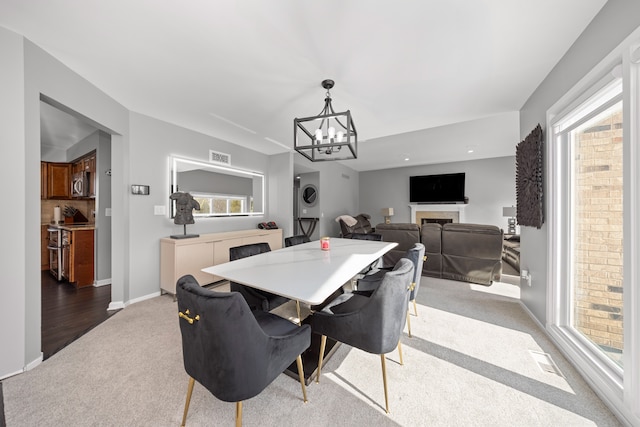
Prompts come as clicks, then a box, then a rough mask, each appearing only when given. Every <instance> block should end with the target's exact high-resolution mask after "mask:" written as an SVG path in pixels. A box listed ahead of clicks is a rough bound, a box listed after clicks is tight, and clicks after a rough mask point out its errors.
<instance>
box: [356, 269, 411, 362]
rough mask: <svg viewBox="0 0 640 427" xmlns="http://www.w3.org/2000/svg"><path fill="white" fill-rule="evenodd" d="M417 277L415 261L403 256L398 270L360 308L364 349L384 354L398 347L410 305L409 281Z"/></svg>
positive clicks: (360, 327) (358, 343) (389, 274)
mask: <svg viewBox="0 0 640 427" xmlns="http://www.w3.org/2000/svg"><path fill="white" fill-rule="evenodd" d="M412 277H413V263H412V262H411V261H409V260H408V259H406V258H401V259H400V261H398V263H397V264H396V265H395V267H394V269H393V270H391V271H389V272H387V273H385V275H384V277H383V279H382V282H381V283H380V286H378V287H377V288H376V289H375V290H374V291H373V293H372V294H371V296H370V297H369V299H368V302H367V303H366V304H365V305H364V306H363V307H362V308H361V309H360V314H359V316H358V317H359V318H360V321H361V323H362V324H361V325H359V326H358V327H356V328H354V329H358V330H361V336H360V337H357V338H356V340H357V341H359V342H357V343H353V344H351V345H354V346H355V347H358V348H360V349H362V350H364V351H368V352H369V353H375V354H384V353H389V352H390V351H393V350H394V349H395V348H396V347H397V346H398V341H399V340H400V334H402V330H403V328H404V325H405V322H406V320H407V305H408V304H409V289H408V288H409V283H410V281H411V278H412Z"/></svg>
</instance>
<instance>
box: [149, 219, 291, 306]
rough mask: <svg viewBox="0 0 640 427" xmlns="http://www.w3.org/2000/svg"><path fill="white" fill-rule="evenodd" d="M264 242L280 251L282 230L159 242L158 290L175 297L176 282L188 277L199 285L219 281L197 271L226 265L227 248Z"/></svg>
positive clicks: (243, 231) (227, 260)
mask: <svg viewBox="0 0 640 427" xmlns="http://www.w3.org/2000/svg"><path fill="white" fill-rule="evenodd" d="M259 242H267V243H269V246H270V247H271V250H276V249H280V248H282V229H277V230H260V229H256V230H241V231H230V232H224V233H212V234H201V235H200V236H199V237H194V238H190V239H172V238H170V237H166V238H163V239H160V289H161V291H165V292H168V293H170V294H173V295H175V294H176V282H177V281H178V279H179V278H180V277H182V276H184V275H185V274H191V275H192V276H193V277H195V278H196V280H197V281H198V283H200V284H201V285H207V284H209V283H213V282H217V281H218V280H220V279H222V278H221V277H218V276H213V275H211V274H208V273H204V272H202V271H201V270H202V269H203V268H206V267H211V266H212V265H217V264H222V263H224V262H229V248H231V247H234V246H241V245H248V244H250V243H259Z"/></svg>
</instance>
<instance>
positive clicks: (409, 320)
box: [407, 307, 411, 338]
mask: <svg viewBox="0 0 640 427" xmlns="http://www.w3.org/2000/svg"><path fill="white" fill-rule="evenodd" d="M407 329H408V330H409V338H411V315H410V314H409V308H408V307H407Z"/></svg>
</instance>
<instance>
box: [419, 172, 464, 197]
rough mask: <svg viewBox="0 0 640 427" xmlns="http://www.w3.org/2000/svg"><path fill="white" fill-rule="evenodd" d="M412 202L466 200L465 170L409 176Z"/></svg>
mask: <svg viewBox="0 0 640 427" xmlns="http://www.w3.org/2000/svg"><path fill="white" fill-rule="evenodd" d="M409 201H410V202H411V203H458V202H464V201H465V198H464V172H462V173H449V174H442V175H421V176H411V177H409Z"/></svg>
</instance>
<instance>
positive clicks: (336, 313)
mask: <svg viewBox="0 0 640 427" xmlns="http://www.w3.org/2000/svg"><path fill="white" fill-rule="evenodd" d="M412 276H413V263H412V262H411V261H409V260H408V259H406V258H401V259H400V261H398V263H397V264H396V265H395V267H394V269H393V270H392V271H389V272H387V273H386V274H385V275H384V277H383V279H382V282H381V284H380V286H378V287H377V288H376V289H375V290H374V291H373V293H372V294H371V296H364V295H359V294H357V293H346V294H343V295H340V296H339V297H338V298H336V299H335V300H334V301H333V302H331V303H330V304H328V305H327V306H326V307H325V308H323V309H322V310H321V311H318V312H315V313H314V314H313V315H312V316H311V330H312V331H313V332H314V333H317V334H319V335H321V336H322V337H321V340H320V357H319V360H318V374H317V377H316V381H317V382H320V373H321V370H322V361H323V355H324V349H325V345H326V341H327V337H329V338H332V339H334V340H336V341H340V342H342V343H344V344H348V345H350V346H352V347H356V348H359V349H361V350H364V351H366V352H368V353H373V354H379V355H380V360H381V363H382V381H383V384H384V401H385V410H386V412H387V413H389V397H388V393H387V368H386V362H385V354H386V353H389V352H390V351H392V350H393V349H395V348H398V351H399V352H400V363H401V364H402V346H401V344H400V337H401V335H402V329H403V328H404V322H405V320H406V316H407V305H408V303H409V291H410V289H409V283H410V280H411V277H412Z"/></svg>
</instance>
